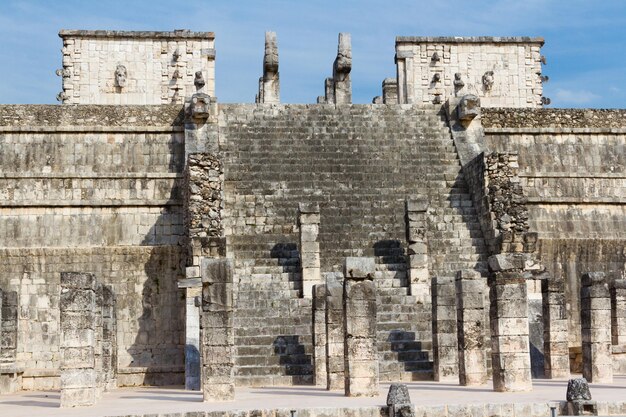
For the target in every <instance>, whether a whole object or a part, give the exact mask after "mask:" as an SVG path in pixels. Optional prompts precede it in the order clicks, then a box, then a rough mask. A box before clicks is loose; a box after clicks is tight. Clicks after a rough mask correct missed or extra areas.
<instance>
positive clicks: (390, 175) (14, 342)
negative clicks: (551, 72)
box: [0, 30, 626, 417]
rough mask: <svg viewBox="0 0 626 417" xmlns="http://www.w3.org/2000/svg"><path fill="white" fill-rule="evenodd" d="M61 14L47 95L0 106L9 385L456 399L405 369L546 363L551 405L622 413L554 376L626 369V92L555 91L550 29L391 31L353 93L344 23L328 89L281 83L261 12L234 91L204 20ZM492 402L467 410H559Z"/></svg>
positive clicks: (459, 380)
mask: <svg viewBox="0 0 626 417" xmlns="http://www.w3.org/2000/svg"><path fill="white" fill-rule="evenodd" d="M59 36H60V37H61V39H62V44H63V49H62V68H61V69H59V70H58V71H57V75H58V76H59V77H60V80H61V82H62V91H61V92H60V93H59V95H58V96H57V99H58V100H59V101H60V103H61V104H60V105H0V171H1V173H2V174H1V176H0V182H1V183H2V184H1V186H0V205H1V207H0V211H1V213H2V215H1V216H0V312H1V313H0V319H1V322H0V323H1V326H0V330H1V344H0V394H2V395H0V404H1V401H2V399H3V397H5V398H6V396H7V395H12V394H15V393H19V392H23V391H42V390H48V391H55V392H59V393H60V394H59V395H60V397H59V400H58V404H59V405H60V406H61V407H76V406H94V405H96V404H98V403H99V402H101V401H103V398H105V396H106V395H107V393H109V392H112V391H115V390H116V389H119V388H122V387H141V386H172V385H179V386H184V387H185V388H186V389H187V390H190V391H198V392H199V393H201V396H202V400H203V401H205V402H223V401H232V400H235V401H236V399H237V395H238V391H239V390H241V389H246V388H250V387H278V386H283V387H284V386H288V387H293V386H307V385H310V386H315V387H318V388H321V389H323V390H329V391H331V392H338V393H340V394H341V395H342V396H347V397H359V398H367V397H372V396H374V397H375V396H378V395H381V394H380V393H381V392H383V391H384V393H385V395H386V390H387V387H388V385H389V384H393V385H391V387H392V391H391V392H390V394H389V398H388V400H387V404H384V401H383V402H382V403H381V404H380V407H374V408H372V409H367V410H362V411H361V412H360V414H358V415H359V416H371V417H381V416H384V417H393V416H396V415H397V416H398V417H400V416H402V417H409V416H419V415H429V416H430V415H433V416H435V415H443V416H449V417H456V416H461V415H468V414H463V413H464V412H466V411H467V410H466V409H463V408H461V407H456V408H454V407H448V408H445V409H437V410H435V411H433V410H430V409H429V410H430V411H429V410H426V409H420V406H419V404H418V403H416V402H415V400H414V401H413V403H412V402H411V399H410V398H408V396H409V394H408V391H407V389H406V387H405V386H403V385H398V384H409V385H410V384H412V383H419V382H422V381H433V380H434V381H439V383H442V384H447V385H448V386H455V387H456V388H455V389H472V388H475V387H482V388H483V389H486V390H490V391H493V392H495V393H500V392H508V393H510V392H528V391H534V390H537V389H539V388H537V385H536V384H537V381H543V380H552V379H554V380H561V381H562V386H563V391H562V395H561V396H560V397H559V398H556V399H555V401H557V403H556V404H557V405H555V407H557V408H558V411H559V413H566V412H567V410H570V409H571V410H574V412H577V413H578V412H579V413H581V414H584V413H587V412H588V410H595V411H593V412H595V413H598V412H600V413H601V414H607V415H608V414H613V415H619V414H626V396H623V397H621V399H620V398H615V401H612V402H602V401H597V403H596V402H595V401H594V400H592V399H591V397H589V398H587V397H585V398H582V397H581V398H578V399H575V400H576V401H585V403H584V404H583V403H580V404H579V403H576V404H577V405H576V406H575V407H574V406H572V405H571V404H573V403H572V401H574V400H570V401H569V403H571V404H570V408H569V409H568V408H567V407H568V401H566V398H565V387H566V386H567V384H568V380H569V379H570V378H574V376H575V375H578V374H582V376H584V377H585V378H586V380H587V382H589V383H590V384H591V390H592V392H593V390H594V384H596V383H602V384H604V385H607V384H608V385H611V384H613V383H615V381H619V380H620V379H619V378H620V375H626V281H625V280H626V110H592V109H556V108H546V107H545V106H546V105H548V104H550V100H549V99H548V98H547V97H545V96H544V95H543V89H542V85H543V83H544V82H546V80H547V77H545V76H544V75H543V68H544V66H545V65H546V58H545V57H544V56H543V55H542V54H541V47H542V46H543V44H544V40H543V39H542V38H530V37H397V38H396V43H395V57H393V59H395V64H396V69H397V72H396V74H395V75H394V74H389V75H390V77H389V78H385V79H384V80H383V81H382V84H381V93H380V96H378V97H375V98H373V100H372V104H352V83H351V70H352V65H353V56H352V49H351V37H350V34H348V33H341V34H340V35H339V38H338V45H333V46H332V47H333V48H334V47H335V46H337V55H336V59H335V61H334V62H333V63H330V62H329V63H328V73H327V74H326V75H329V76H328V78H324V75H320V79H319V91H320V96H319V97H317V98H315V97H312V98H311V104H281V101H280V77H279V49H278V47H279V36H277V34H276V33H274V32H267V33H266V35H265V51H264V56H263V59H262V62H261V60H259V68H260V69H261V70H262V73H261V76H260V78H259V80H258V91H256V92H255V91H251V92H250V95H251V98H252V97H254V95H255V94H256V98H255V99H254V103H252V99H251V103H250V104H231V103H222V102H221V101H220V100H219V97H216V94H215V61H216V49H215V35H214V34H213V33H212V32H191V31H186V30H180V31H173V32H126V31H87V30H62V31H61V32H60V33H59ZM261 52H262V51H259V54H260V53H261ZM389 59H392V57H391V54H390V57H389ZM354 62H355V63H358V58H357V57H356V56H355V57H354ZM331 64H332V65H331ZM622 381H623V378H622ZM577 383H578V382H577ZM585 384H586V382H585ZM410 386H411V385H410ZM568 392H569V391H568ZM498 395H502V394H498ZM568 395H569V394H568ZM355 401H357V400H355ZM620 401H621V402H620ZM588 403H589V404H591V405H590V406H589V407H587V405H588ZM494 407H495V406H494ZM498 407H500V408H498V410H500V411H497V412H495V411H493V410H491V409H490V408H489V407H488V406H486V405H485V406H484V407H483V408H481V409H480V410H479V411H476V410H478V409H476V410H474V409H473V410H474V411H472V414H471V415H473V416H481V417H482V416H485V417H487V416H491V415H516V416H519V417H530V416H531V415H540V414H541V415H546V416H547V415H549V413H550V408H549V406H548V405H547V404H545V403H542V404H540V405H536V404H535V406H534V407H535V408H533V407H530V408H528V407H527V408H524V407H521V408H519V410H518V408H515V413H512V412H508V411H506V410H507V409H504V408H502V407H504V406H502V405H500V406H498ZM511 407H513V406H511ZM259 408H262V407H259ZM512 409H513V408H511V410H512ZM337 410H340V409H337ZM337 410H335V411H333V412H331V411H329V410H328V409H327V410H326V411H325V414H323V413H322V414H316V413H315V412H314V411H311V410H308V414H300V415H301V416H304V415H306V416H310V417H313V416H317V415H319V416H320V417H321V416H332V417H342V416H346V417H348V416H351V415H352V414H349V413H348V412H347V411H345V410H344V411H337ZM420 410H421V411H420ZM490 410H491V411H490ZM529 410H530V411H529ZM246 413H247V411H246ZM129 415H130V414H129ZM133 415H134V414H133ZM136 415H137V416H139V415H142V414H140V413H136ZM168 415H169V414H168ZM181 415H184V414H181ZM193 415H194V416H196V415H198V416H199V415H202V416H204V415H205V414H193ZM207 415H209V414H207ZM217 415H220V414H215V416H217ZM233 415H234V414H233ZM238 415H241V416H244V414H238ZM283 415H284V416H289V415H291V416H292V417H294V413H293V412H292V413H291V414H289V413H288V412H287V411H284V410H283V412H278V411H274V412H271V413H270V412H263V413H253V412H252V411H250V412H249V416H250V417H252V416H255V417H256V416H258V417H261V416H263V417H265V416H267V417H270V416H272V417H278V416H281V417H282V416H283ZM189 416H191V414H190V415H189ZM245 416H248V414H245Z"/></svg>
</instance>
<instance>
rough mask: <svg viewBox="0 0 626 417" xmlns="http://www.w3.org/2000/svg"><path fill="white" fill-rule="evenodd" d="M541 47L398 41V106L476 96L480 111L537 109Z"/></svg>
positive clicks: (523, 42)
mask: <svg viewBox="0 0 626 417" xmlns="http://www.w3.org/2000/svg"><path fill="white" fill-rule="evenodd" d="M542 46H543V39H542V38H528V37H517V38H494V37H477V38H468V37H414V36H400V37H397V38H396V65H397V75H398V99H399V102H400V103H401V104H402V103H422V104H426V103H443V102H444V101H445V100H446V99H447V98H449V97H455V96H459V97H460V96H462V95H465V94H474V95H476V96H478V97H479V98H480V101H481V105H482V106H484V107H497V106H503V107H533V108H534V107H540V106H541V105H542V101H541V98H542V91H543V86H542V80H541V55H540V49H541V47H542ZM456 74H459V76H458V78H456Z"/></svg>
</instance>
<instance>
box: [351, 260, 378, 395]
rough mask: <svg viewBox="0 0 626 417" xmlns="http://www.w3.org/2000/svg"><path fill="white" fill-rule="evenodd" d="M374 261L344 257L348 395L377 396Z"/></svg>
mask: <svg viewBox="0 0 626 417" xmlns="http://www.w3.org/2000/svg"><path fill="white" fill-rule="evenodd" d="M374 271H375V262H374V259H372V258H346V261H345V264H344V281H343V315H344V320H345V343H344V352H345V353H344V363H345V365H344V369H345V380H346V382H345V393H346V396H347V397H362V396H368V397H374V396H377V395H378V350H377V349H376V287H375V285H374V281H373V279H374Z"/></svg>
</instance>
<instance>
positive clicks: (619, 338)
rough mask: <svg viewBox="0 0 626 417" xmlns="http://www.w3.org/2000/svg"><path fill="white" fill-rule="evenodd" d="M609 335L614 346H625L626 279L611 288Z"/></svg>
mask: <svg viewBox="0 0 626 417" xmlns="http://www.w3.org/2000/svg"><path fill="white" fill-rule="evenodd" d="M611 335H612V341H613V344H614V345H619V346H626V279H616V280H615V281H614V282H613V286H612V287H611Z"/></svg>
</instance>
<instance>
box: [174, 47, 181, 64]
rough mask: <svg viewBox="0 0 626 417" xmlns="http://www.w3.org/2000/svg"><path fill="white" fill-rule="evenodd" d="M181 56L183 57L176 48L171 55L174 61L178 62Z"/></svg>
mask: <svg viewBox="0 0 626 417" xmlns="http://www.w3.org/2000/svg"><path fill="white" fill-rule="evenodd" d="M181 56H183V54H182V52H180V48H176V50H175V51H174V54H173V57H174V61H178V60H179V59H180V57H181Z"/></svg>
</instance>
